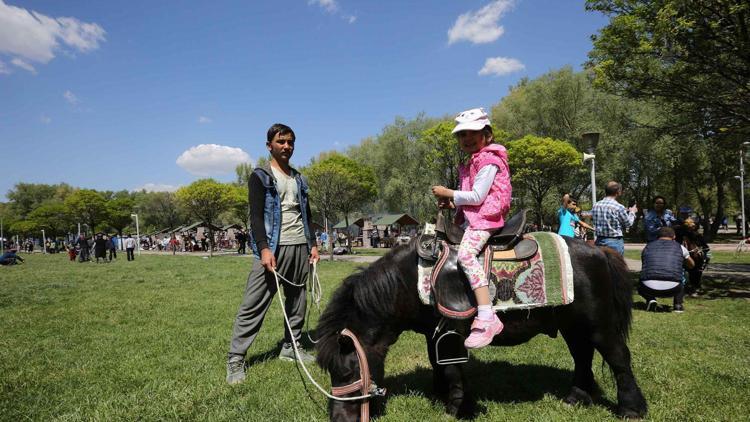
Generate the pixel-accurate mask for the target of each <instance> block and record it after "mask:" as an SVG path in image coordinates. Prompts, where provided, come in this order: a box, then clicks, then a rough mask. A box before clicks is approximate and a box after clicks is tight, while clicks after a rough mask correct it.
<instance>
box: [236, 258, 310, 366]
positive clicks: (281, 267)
mask: <svg viewBox="0 0 750 422" xmlns="http://www.w3.org/2000/svg"><path fill="white" fill-rule="evenodd" d="M309 251H310V250H309V249H308V247H307V245H306V244H303V245H283V246H281V245H280V246H279V247H278V250H277V251H276V271H278V273H279V274H281V275H282V276H284V278H286V279H287V280H289V281H291V282H292V283H294V284H303V283H306V282H307V274H308V272H309V269H310V264H309V261H308V259H309V255H310V252H309ZM279 283H281V286H282V289H284V297H285V303H284V308H285V310H286V314H287V315H288V316H289V323H290V325H291V326H292V332H293V333H294V338H295V339H296V340H299V339H300V337H301V336H302V327H303V326H304V324H305V308H306V305H307V303H306V301H305V299H306V295H307V291H306V290H305V287H304V286H302V287H295V286H291V285H290V284H289V283H287V282H285V281H284V280H281V279H280V278H279ZM275 294H276V281H275V280H274V276H273V273H271V272H267V271H266V269H265V268H263V266H262V265H261V264H260V259H259V258H256V259H255V260H254V261H253V268H252V269H251V270H250V275H248V277H247V285H246V286H245V296H244V298H243V299H242V304H241V305H240V309H239V310H238V311H237V318H236V319H235V320H234V329H233V330H232V341H231V342H230V343H229V355H230V356H231V355H242V356H244V355H245V353H246V352H247V349H249V348H250V345H251V344H253V341H254V340H255V336H257V335H258V331H260V326H261V325H262V324H263V318H265V316H266V312H267V311H268V308H269V307H270V306H271V302H273V297H274V295H275ZM282 325H284V342H286V343H291V342H292V340H291V339H292V337H291V336H290V335H289V330H287V328H286V324H285V323H284V322H283V320H282Z"/></svg>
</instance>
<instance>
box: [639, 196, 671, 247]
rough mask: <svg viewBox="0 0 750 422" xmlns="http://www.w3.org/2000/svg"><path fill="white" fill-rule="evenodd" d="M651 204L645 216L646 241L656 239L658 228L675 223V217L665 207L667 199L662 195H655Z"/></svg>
mask: <svg viewBox="0 0 750 422" xmlns="http://www.w3.org/2000/svg"><path fill="white" fill-rule="evenodd" d="M651 204H652V206H651V209H650V210H648V212H647V213H646V218H645V225H646V242H653V241H654V240H656V238H657V237H658V232H659V229H660V228H662V227H672V226H674V225H675V224H677V218H675V216H674V214H673V213H672V210H669V209H667V200H666V199H664V197H663V196H655V197H654V199H653V201H652V202H651Z"/></svg>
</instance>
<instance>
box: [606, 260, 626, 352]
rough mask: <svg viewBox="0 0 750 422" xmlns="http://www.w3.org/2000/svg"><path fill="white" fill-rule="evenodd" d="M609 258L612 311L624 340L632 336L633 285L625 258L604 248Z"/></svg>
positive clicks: (618, 330) (616, 325)
mask: <svg viewBox="0 0 750 422" xmlns="http://www.w3.org/2000/svg"><path fill="white" fill-rule="evenodd" d="M602 251H603V252H604V254H605V255H606V256H607V266H608V267H609V274H610V277H611V279H612V286H613V291H612V302H613V303H612V309H613V311H614V317H615V327H616V328H617V332H618V333H619V334H620V335H621V336H622V338H623V339H624V340H627V339H628V335H629V334H630V323H631V321H632V319H633V284H632V282H631V281H630V277H629V276H628V265H627V264H626V263H625V258H623V257H622V255H620V254H619V253H617V252H616V251H614V250H612V249H609V248H602Z"/></svg>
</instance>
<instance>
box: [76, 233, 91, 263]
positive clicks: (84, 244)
mask: <svg viewBox="0 0 750 422" xmlns="http://www.w3.org/2000/svg"><path fill="white" fill-rule="evenodd" d="M75 244H76V245H78V247H79V248H80V252H79V254H78V262H86V261H88V260H89V242H88V240H86V236H85V235H84V234H83V233H81V235H80V236H78V240H76V243H75Z"/></svg>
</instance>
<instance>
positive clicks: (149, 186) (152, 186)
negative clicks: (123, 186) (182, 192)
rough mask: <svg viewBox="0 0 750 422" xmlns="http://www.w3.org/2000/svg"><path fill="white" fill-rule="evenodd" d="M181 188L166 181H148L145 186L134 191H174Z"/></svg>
mask: <svg viewBox="0 0 750 422" xmlns="http://www.w3.org/2000/svg"><path fill="white" fill-rule="evenodd" d="M179 188H180V187H179V186H175V185H167V184H164V183H146V184H145V185H143V186H139V187H137V188H135V189H133V191H136V192H140V191H142V190H145V191H146V192H174V191H176V190H177V189H179Z"/></svg>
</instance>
